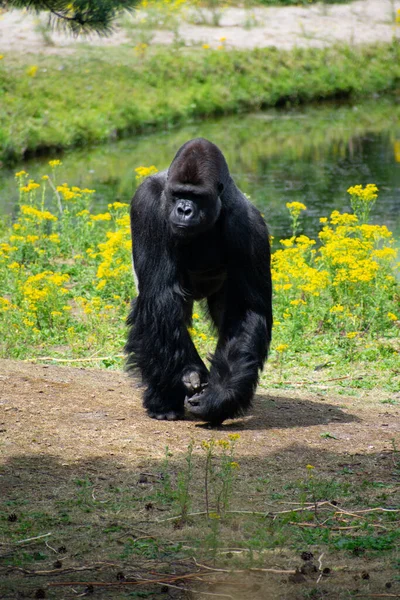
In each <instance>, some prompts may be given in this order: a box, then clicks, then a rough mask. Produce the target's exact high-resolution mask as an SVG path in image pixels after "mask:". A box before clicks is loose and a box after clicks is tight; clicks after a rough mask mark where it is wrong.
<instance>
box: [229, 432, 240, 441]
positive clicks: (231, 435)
mask: <svg viewBox="0 0 400 600" xmlns="http://www.w3.org/2000/svg"><path fill="white" fill-rule="evenodd" d="M228 439H229V440H230V441H231V442H236V441H237V440H240V433H229V434H228Z"/></svg>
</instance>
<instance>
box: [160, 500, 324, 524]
mask: <svg viewBox="0 0 400 600" xmlns="http://www.w3.org/2000/svg"><path fill="white" fill-rule="evenodd" d="M324 504H329V505H330V502H328V501H324V502H318V503H317V506H318V508H319V507H320V506H323V505H324ZM314 506H315V505H314V503H313V504H312V507H314ZM304 510H310V506H303V507H301V508H291V509H290V510H281V511H278V512H258V511H255V510H227V511H226V514H230V515H254V516H258V517H275V516H277V515H283V514H286V513H291V512H302V511H304ZM200 515H208V513H207V511H201V512H195V513H189V514H188V515H186V516H187V517H198V516H200ZM180 518H181V515H177V516H175V517H168V519H160V520H157V521H152V522H153V523H165V522H166V521H175V520H176V519H180Z"/></svg>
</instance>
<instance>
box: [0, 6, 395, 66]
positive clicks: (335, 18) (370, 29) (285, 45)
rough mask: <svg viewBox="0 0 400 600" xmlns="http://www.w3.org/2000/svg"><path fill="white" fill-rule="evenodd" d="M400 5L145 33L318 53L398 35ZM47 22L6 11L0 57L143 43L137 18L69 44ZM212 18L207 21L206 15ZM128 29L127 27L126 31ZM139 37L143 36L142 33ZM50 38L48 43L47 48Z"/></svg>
mask: <svg viewBox="0 0 400 600" xmlns="http://www.w3.org/2000/svg"><path fill="white" fill-rule="evenodd" d="M398 8H400V2H399V1H398V0H395V1H394V2H393V1H392V0H356V1H355V2H351V3H350V4H339V5H335V4H333V5H326V4H317V5H313V6H309V7H296V6H287V7H269V8H263V7H258V8H254V9H244V8H225V9H221V10H220V12H221V17H220V20H219V26H218V27H212V26H209V25H204V24H195V23H193V22H192V21H193V18H192V19H189V20H187V19H185V18H184V17H182V18H181V19H180V22H179V27H178V28H177V31H176V34H174V33H173V32H172V31H167V30H165V29H157V27H155V26H151V27H150V29H149V30H148V32H147V34H146V39H147V38H149V40H150V42H151V43H155V44H171V43H173V42H174V39H179V41H180V43H183V44H185V45H187V46H192V45H202V44H208V45H209V46H210V47H211V48H216V47H218V46H220V45H221V41H220V40H221V38H226V40H225V42H224V44H225V46H226V47H227V48H244V49H251V48H263V47H268V46H275V47H276V48H280V49H290V48H293V47H294V46H297V47H315V48H321V47H325V46H329V45H332V44H337V43H340V44H343V43H346V44H367V43H374V42H390V41H391V40H392V39H393V38H394V37H396V36H397V37H398V36H399V29H400V28H399V27H396V26H395V25H394V17H395V14H394V12H395V10H396V9H398ZM46 19H47V18H46V17H45V16H43V15H42V16H41V17H40V18H37V17H34V16H32V15H31V14H26V13H24V12H22V11H12V12H6V13H4V14H2V15H1V16H0V52H2V53H5V52H9V51H12V52H29V53H33V54H34V53H44V54H65V53H66V52H72V51H74V49H75V48H77V47H79V45H81V44H82V41H85V43H87V44H89V45H93V46H118V45H120V44H132V43H133V44H136V43H138V42H140V41H143V39H142V38H143V32H145V31H146V29H145V28H144V26H143V25H140V19H141V17H140V15H139V16H138V17H137V18H136V22H135V17H133V18H129V19H127V20H123V21H122V25H120V26H119V27H117V28H116V30H115V32H114V33H113V34H112V35H111V36H110V37H108V38H99V37H97V36H91V37H89V38H86V39H85V38H78V39H74V38H72V37H71V36H68V35H65V34H63V33H60V32H51V35H50V38H49V37H47V41H46V36H43V35H42V34H41V33H40V31H39V29H40V27H42V28H43V25H44V24H45V23H46ZM210 19H211V16H210ZM128 25H129V27H128ZM141 32H142V33H141ZM49 39H51V43H50V44H49Z"/></svg>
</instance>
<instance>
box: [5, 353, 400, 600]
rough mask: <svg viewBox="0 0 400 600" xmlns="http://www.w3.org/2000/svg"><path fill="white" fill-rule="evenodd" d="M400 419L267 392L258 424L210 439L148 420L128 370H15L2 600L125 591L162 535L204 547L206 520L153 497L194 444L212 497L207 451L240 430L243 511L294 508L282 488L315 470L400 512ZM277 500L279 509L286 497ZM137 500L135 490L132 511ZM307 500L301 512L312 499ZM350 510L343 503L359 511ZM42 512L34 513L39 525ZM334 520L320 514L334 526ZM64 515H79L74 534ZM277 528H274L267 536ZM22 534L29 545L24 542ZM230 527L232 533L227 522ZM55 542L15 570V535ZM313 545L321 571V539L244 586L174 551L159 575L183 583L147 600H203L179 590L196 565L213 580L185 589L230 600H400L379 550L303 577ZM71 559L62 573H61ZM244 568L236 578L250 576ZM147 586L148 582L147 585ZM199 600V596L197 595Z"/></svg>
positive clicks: (8, 423)
mask: <svg viewBox="0 0 400 600" xmlns="http://www.w3.org/2000/svg"><path fill="white" fill-rule="evenodd" d="M399 417H400V411H399V407H398V405H397V406H396V405H393V406H392V405H382V404H381V403H379V401H378V399H377V398H376V396H375V395H374V392H371V393H369V394H368V395H367V396H366V397H364V398H363V399H362V401H361V400H360V399H359V398H355V397H344V396H340V397H335V396H330V397H327V396H321V395H318V394H316V393H311V392H308V391H299V392H297V391H296V392H292V391H290V392H287V391H279V392H278V393H276V392H275V391H273V392H272V393H270V394H263V393H259V394H258V395H257V397H256V400H255V403H254V408H253V410H252V411H251V413H250V415H248V416H247V417H245V418H243V419H237V420H235V421H228V422H227V423H226V424H225V425H224V426H223V427H221V428H219V430H209V429H205V428H204V427H203V426H201V424H199V423H197V422H195V421H181V422H158V421H154V420H151V419H149V418H147V417H146V416H145V413H144V411H143V409H142V407H141V390H140V389H138V388H137V387H135V382H133V381H130V380H128V378H127V377H126V376H125V375H124V374H123V373H120V372H115V371H105V370H102V371H100V370H94V369H93V370H92V369H79V368H69V367H58V366H47V365H46V366H45V365H34V364H29V363H22V362H16V361H7V360H2V361H0V448H1V462H2V464H1V470H0V489H1V504H0V521H1V520H3V524H4V522H5V525H4V526H5V533H4V534H3V535H2V536H1V537H0V597H1V598H17V597H22V595H18V594H20V593H21V594H26V595H29V597H34V594H37V593H39V596H36V597H42V596H40V592H38V589H39V590H42V589H43V590H45V591H46V597H49V598H70V597H76V595H75V594H74V592H73V590H72V588H71V587H68V586H67V587H65V588H64V587H52V586H54V585H56V583H57V582H58V583H60V582H71V581H76V582H81V583H82V585H78V584H77V586H76V588H74V589H75V591H76V590H80V591H81V593H82V592H83V591H84V590H85V589H86V588H83V587H82V586H83V583H85V582H92V583H95V584H96V582H97V583H98V582H114V585H116V584H117V580H119V581H120V582H121V581H122V580H121V572H123V573H124V578H125V579H124V581H125V580H126V578H127V573H131V574H132V573H134V574H135V577H136V579H135V581H137V577H138V574H137V573H138V572H139V571H140V572H141V573H142V570H143V569H144V570H146V568H147V569H149V559H150V557H149V556H148V554H147V553H148V547H147V546H145V551H144V550H143V547H142V546H140V544H144V543H148V541H149V540H150V541H151V540H152V539H155V537H154V538H152V536H157V537H162V538H163V539H166V540H167V541H166V544H167V545H168V544H174V543H178V541H179V543H181V542H182V541H184V542H183V543H184V544H189V545H190V543H193V541H192V542H188V541H187V540H188V539H192V540H193V538H194V539H196V537H197V535H198V537H200V535H201V532H200V529H199V530H198V534H197V528H198V527H200V522H199V521H196V518H194V521H193V522H191V523H190V524H187V525H186V524H180V525H179V521H174V520H171V521H168V520H167V521H166V520H165V517H166V516H167V517H169V515H170V513H168V512H163V511H167V508H163V504H162V502H161V504H159V503H157V501H155V500H154V498H159V496H157V494H158V493H159V488H158V487H157V486H159V485H163V484H162V481H161V480H160V471H162V469H163V466H162V465H163V461H164V457H165V448H166V445H167V446H168V449H169V451H170V452H171V453H172V458H171V459H170V460H171V462H170V467H171V469H172V472H173V473H177V472H178V471H180V470H182V469H184V468H185V467H184V465H185V457H186V456H187V447H188V444H189V443H190V441H191V440H193V441H194V462H195V466H194V473H195V478H197V485H198V488H199V494H203V488H204V483H203V475H202V471H201V464H202V463H201V461H202V460H204V452H203V451H202V449H201V441H202V440H207V439H209V438H215V439H220V438H226V436H227V434H229V433H238V434H240V440H239V441H238V443H237V451H236V454H235V460H237V461H238V462H239V464H240V471H239V475H238V480H237V483H236V484H235V490H234V496H233V500H232V506H233V507H237V508H240V510H257V511H260V510H262V511H265V512H268V511H278V512H279V511H281V510H283V509H285V508H287V506H286V505H285V503H284V502H280V501H279V497H280V496H279V492H281V491H282V490H283V489H284V488H285V486H288V485H290V484H291V483H293V482H295V481H296V480H298V479H301V478H304V477H307V475H306V473H307V471H306V469H305V467H306V465H307V464H310V465H312V466H313V467H315V473H316V475H315V476H316V477H329V478H331V479H333V480H334V479H335V477H336V475H337V473H339V472H342V473H343V472H345V473H349V474H351V483H352V485H353V486H354V485H355V486H356V487H357V486H358V485H359V486H360V490H361V487H362V485H365V481H367V482H369V483H368V485H371V486H372V487H371V490H373V489H375V488H376V487H377V488H383V489H380V490H378V491H379V492H381V491H385V492H386V493H389V496H390V497H389V498H388V499H387V502H389V504H390V506H391V507H395V506H397V508H399V507H400V503H399V478H398V473H399V469H398V465H397V462H396V461H397V460H398V451H397V450H396V448H398V445H399V443H400V435H399V434H400V418H399ZM327 432H328V433H329V435H327ZM396 444H397V446H396ZM396 465H397V466H396ZM395 473H397V475H395ZM264 480H268V486H267V488H268V490H269V492H268V494H269V495H268V496H267V494H266V489H267V488H265V489H261V488H260V487H259V486H260V485H262V483H260V482H263V481H264ZM144 489H145V497H144V496H143V494H144V492H143V490H144ZM333 489H334V488H333ZM115 490H118V491H115ZM124 490H125V491H124ZM157 490H158V491H157ZM271 491H272V495H271V494H270V492H271ZM274 491H275V492H276V498H277V500H273V498H274V495H273V492H274ZM332 493H334V492H332ZM337 493H338V494H340V492H339V491H338V492H337ZM370 493H372V491H371V492H369V491H367V492H366V494H367V496H368V494H370ZM115 494H117V496H118V499H117V500H115ZM123 494H125V496H123ZM126 494H130V496H129V498H130V500H129V501H128V502H127V503H126ZM152 494H153V496H152ZM154 494H156V496H154ZM123 497H124V498H125V500H124V501H122V498H123ZM149 498H150V500H149ZM271 498H272V499H271ZM327 501H329V502H336V501H338V498H333V497H329V498H327ZM297 502H298V503H299V506H300V500H298V501H297ZM340 502H341V500H340V501H339V506H343V507H344V508H343V510H344V509H346V506H345V504H344V503H340ZM382 502H383V500H382ZM387 502H386V503H387ZM383 504H385V502H383ZM202 506H203V505H202V503H201V502H200V507H202ZM289 508H290V507H289ZM333 509H334V505H333ZM82 510H83V513H82ZM197 510H198V509H197ZM200 510H204V508H200ZM29 511H33V513H32V514H33V516H32V517H31V516H30V514H31V513H30V512H29ZM14 513H15V514H14ZM35 515H36V517H35ZM43 515H45V517H43ZM46 515H47V516H46ZM323 516H324V514H323V513H321V519H322V517H323ZM31 518H33V519H34V518H37V519H39V520H40V519H43V518H46V519H48V525H41V529H40V531H36V530H35V529H34V528H33V529H32V527H33V525H32V526H30V527H31V528H30V529H28V528H27V529H23V528H22V523H25V522H26V523H31V521H29V519H31ZM200 518H201V517H200ZM24 519H25V520H24ZM63 519H64V520H65V519H68V521H67V522H66V523H65V526H64V521H63ZM399 520H400V515H399V518H398V519H397V521H399ZM14 521H15V522H14ZM44 522H45V523H47V521H44ZM177 525H179V527H177ZM265 526H266V525H265ZM265 526H264V525H263V524H262V522H261V524H260V531H261V530H262V528H263V527H265ZM18 527H20V529H19V530H18V535H14V534H13V532H15V531H16V529H15V528H18ZM24 527H28V525H24ZM223 527H225V528H226V530H228V525H223ZM229 527H231V528H232V531H233V534H232V532H231V534H232V535H233V536H234V539H235V536H238V538H237V539H239V537H243V538H244V539H246V535H248V533H246V529H245V526H244V525H241V524H239V523H238V522H236V521H235V520H234V521H231V522H230V524H229ZM301 527H302V525H300V528H301ZM322 527H323V525H322ZM376 527H377V528H379V527H382V532H383V533H385V534H386V533H387V530H388V529H387V526H386V525H379V522H378V521H377V525H376ZM304 529H307V528H306V526H304ZM350 529H351V527H350ZM3 531H4V529H3ZM25 531H26V533H24V532H25ZM308 531H309V530H308ZM377 531H378V529H377ZM7 532H9V536H12V537H13V539H14V542H13V544H14V545H13V544H11V545H10V538H9V537H8V538H7V535H6V534H7ZM47 533H49V536H48V537H46V538H45V539H39V540H37V541H33V542H26V544H27V549H26V552H27V554H26V556H31V554H29V552H31V553H32V556H33V558H32V565H33V566H32V567H30V566H29V561H28V562H26V561H27V560H28V559H26V560H25V559H24V560H23V559H21V565H20V566H18V562H17V565H16V564H15V561H14V562H13V560H14V553H15V552H16V547H17V546H16V545H15V544H16V542H15V538H17V541H21V540H24V539H28V540H29V538H31V537H34V536H35V535H44V534H47ZM306 533H307V532H306ZM378 533H379V531H378ZM106 535H108V536H111V539H108V538H107V540H106V542H107V543H106V544H104V543H102V542H103V540H102V536H106ZM221 535H222V536H223V535H224V532H223V531H222V533H221ZM305 535H306V534H305ZM129 536H130V537H129ZM128 537H129V540H131V541H130V542H129V543H130V544H131V546H129V543H128V541H127V540H128ZM132 540H133V541H132ZM142 540H147V541H146V542H143V541H142ZM299 543H300V544H301V543H302V542H301V541H300V542H299ZM31 544H34V547H33V548H32V546H31ZM45 544H46V545H45ZM124 544H125V545H124ZM132 544H134V548H135V552H139V551H138V548H140V552H142V553H143V552H144V556H142V554H140V552H139V555H140V556H136V555H134V556H132V555H131V554H130V552H131V550H132V547H133V546H132ZM310 544H311V546H310ZM64 547H65V548H64ZM300 549H303V550H307V551H308V550H310V549H311V550H312V551H313V552H314V553H315V554H316V557H315V561H316V563H315V564H317V566H318V560H317V559H318V556H319V555H320V552H319V550H318V547H317V546H315V547H312V542H309V541H307V538H306V537H305V538H304V544H303V547H302V548H301V546H300V547H299V552H294V551H293V550H288V549H287V548H285V547H284V545H283V544H282V543H281V544H280V545H278V547H277V548H276V549H275V550H271V551H270V552H269V553H268V552H266V553H264V554H263V555H262V559H261V563H260V564H261V565H262V566H263V567H267V568H272V569H276V570H278V571H282V573H279V572H278V573H268V572H263V571H262V570H260V571H257V570H255V571H247V574H246V577H245V578H243V575H240V573H236V574H229V573H228V574H224V573H222V578H221V572H220V573H217V572H212V571H206V569H203V568H200V567H196V566H195V565H193V563H192V564H191V566H190V565H189V564H188V562H187V561H186V562H185V561H184V560H183V562H182V561H181V562H179V560H177V559H176V558H174V559H172V558H168V556H169V555H168V552H167V550H165V552H164V553H162V554H161V555H160V554H159V553H158V554H157V565H158V568H157V569H156V570H155V571H154V567H152V569H153V570H152V571H151V573H153V575H151V576H152V577H154V572H160V570H162V572H168V573H171V572H172V573H174V574H175V575H174V577H175V579H174V580H172V579H168V581H167V584H166V587H165V586H164V593H161V591H160V589H161V590H162V587H161V588H160V586H158V587H157V588H156V589H157V593H156V592H154V596H153V595H151V594H150V595H149V596H147V597H159V595H160V597H164V596H165V597H166V596H168V594H169V595H170V597H192V596H191V595H190V593H189V592H185V591H180V590H179V589H178V590H177V589H176V588H174V587H173V586H174V585H175V583H176V581H178V576H179V574H180V573H183V572H185V573H186V575H187V572H188V571H189V572H191V571H196V569H198V571H199V573H200V572H201V573H202V575H201V577H200V578H198V579H199V580H198V579H193V580H185V579H182V581H178V583H180V584H181V585H182V587H185V585H187V587H190V588H192V589H193V587H194V589H197V591H198V592H200V591H204V590H205V591H207V592H208V593H214V594H217V595H221V594H222V596H220V597H224V596H223V594H225V597H228V598H234V599H235V600H236V599H237V600H239V599H241V598H246V599H247V598H249V599H250V598H255V599H258V598H260V599H261V598H271V599H273V598H291V599H297V598H299V599H301V598H332V599H339V598H348V597H349V596H348V595H347V594H350V592H351V593H353V594H355V597H362V598H367V597H368V596H369V594H373V593H385V591H386V592H387V591H390V592H391V593H393V594H396V593H397V594H400V583H399V582H398V577H397V581H396V577H395V576H396V573H395V572H394V571H393V561H391V560H389V559H388V558H386V557H385V555H382V556H381V555H380V554H379V553H376V552H375V553H372V554H371V555H369V554H368V553H367V554H365V555H364V554H363V552H364V551H363V552H361V550H360V553H358V552H357V551H356V550H357V548H355V550H354V552H353V555H352V556H351V558H346V555H343V553H342V554H339V553H338V552H335V551H330V552H325V554H324V556H323V557H322V558H321V565H322V567H323V568H326V569H329V572H327V573H326V574H325V575H324V577H323V578H322V580H321V579H320V581H318V583H317V575H315V573H314V572H312V573H311V572H310V573H309V574H307V573H306V574H305V575H302V577H300V576H298V575H294V574H293V572H294V569H296V568H297V567H301V566H302V565H303V567H304V562H302V560H301V558H300ZM28 550H29V552H28ZM33 550H35V552H33ZM118 552H119V554H118ZM157 552H159V549H158V550H157ZM235 552H236V550H234V551H233V553H230V556H231V557H233V558H231V559H230V560H231V561H235V560H236V558H235V557H238V559H240V560H242V559H243V555H244V552H238V554H237V555H236V554H235ZM64 555H65V556H64ZM256 555H257V552H255V556H253V557H252V560H253V563H252V564H253V566H254V564H257V560H258V559H257V556H256ZM24 556H25V555H24ZM174 556H175V555H174ZM37 557H39V558H40V559H41V562H40V563H39V567H38V563H37V562H35V561H38V560H39V558H37ZM59 557H61V559H62V560H59V561H58V562H59V563H60V564H61V567H60V565H59V564H57V559H58V558H59ZM116 557H117V558H116ZM203 560H204V559H203ZM24 561H25V562H24ZM254 561H255V563H254ZM54 564H55V565H56V567H54ZM213 564H215V563H213V562H211V563H209V565H211V566H212V565H213ZM1 565H3V566H1ZM7 565H8V566H7ZM10 565H12V567H10ZM235 565H236V566H233V568H234V570H235V569H236V570H237V568H238V567H237V564H236V563H235ZM217 566H218V565H217ZM83 567H85V569H83V571H84V572H83V573H81V572H80V569H82V568H83ZM184 567H185V568H184ZM30 568H31V571H30ZM74 569H79V570H78V571H75V570H74ZM86 571H87V572H86ZM204 572H205V573H204ZM43 573H44V574H43ZM291 573H292V574H291ZM318 573H319V571H318ZM318 573H317V574H318ZM366 573H367V575H366ZM398 574H399V573H398V572H397V576H398ZM132 577H133V575H132ZM140 577H141V578H142V579H143V575H139V578H140ZM160 577H161V576H160ZM169 577H171V576H170V575H169ZM118 578H119V579H118ZM213 578H214V579H213ZM296 578H297V579H296ZM132 581H133V579H132ZM185 581H186V584H185ZM168 582H169V583H168ZM121 585H122V584H121ZM125 585H128V584H125ZM130 585H131V586H133V583H132V584H130ZM135 585H136V584H135ZM2 586H3V587H2ZM48 586H49V587H48ZM168 586H169V587H168ZM171 586H172V587H171ZM389 588H390V589H389ZM135 589H136V588H135ZM141 589H142V588H141ZM238 590H239V591H238ZM313 590H316V591H314V592H313ZM95 591H96V596H98V597H102V598H110V597H112V598H119V597H121V598H122V597H126V596H124V595H123V594H124V593H128V591H129V592H130V591H132V593H133V591H134V589H133V588H129V590H128V589H126V588H121V587H118V588H117V587H116V588H115V589H114V588H113V591H112V594H111V593H110V590H108V591H107V589H103V588H95ZM17 592H18V594H17ZM135 593H136V592H135ZM358 593H359V594H361V595H357V594H358ZM119 594H120V595H119ZM307 594H311V595H307ZM312 594H314V595H312ZM318 594H319V595H318ZM342 594H343V595H342ZM24 597H25V596H24ZM194 597H198V596H197V594H195V596H194ZM200 597H201V596H200ZM205 597H206V596H205ZM393 597H398V596H396V595H394V596H393Z"/></svg>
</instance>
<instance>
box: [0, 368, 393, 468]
mask: <svg viewBox="0 0 400 600" xmlns="http://www.w3.org/2000/svg"><path fill="white" fill-rule="evenodd" d="M0 426H1V446H2V456H3V459H6V460H10V459H12V457H13V456H16V455H18V454H29V455H31V456H35V455H42V454H43V453H44V454H51V455H52V456H53V457H54V458H57V459H59V460H62V461H64V462H68V463H70V462H76V461H80V460H83V459H85V458H88V457H91V456H96V457H97V458H101V457H109V456H115V457H118V459H120V460H122V462H123V464H124V465H125V466H126V465H131V466H140V461H141V459H143V460H149V459H150V460H157V459H161V458H162V457H163V455H164V452H165V444H166V443H167V444H168V446H169V447H170V449H171V451H172V452H174V453H179V451H182V450H185V449H186V447H187V444H188V443H189V441H190V440H191V439H192V438H193V439H195V440H196V441H200V440H203V439H204V438H205V437H207V430H205V429H204V428H203V427H200V426H199V424H198V423H197V422H196V421H177V422H172V423H171V422H160V421H156V420H152V419H149V418H148V417H147V416H146V415H145V412H144V410H143V409H142V406H141V390H140V388H137V386H135V383H134V382H133V381H132V380H129V379H128V377H126V376H125V374H123V373H119V372H115V371H106V370H93V369H89V370H88V369H83V368H82V369H79V368H70V367H58V366H48V365H35V364H29V363H25V362H17V361H7V360H1V361H0ZM327 429H329V432H330V433H331V434H332V435H334V436H335V438H337V439H333V438H331V439H321V437H320V434H321V433H324V432H326V431H327ZM221 431H223V432H239V433H240V435H241V444H240V451H241V454H242V455H243V456H248V457H252V456H263V455H264V456H265V455H267V454H276V455H278V456H280V457H281V458H280V459H279V462H281V461H282V462H283V463H286V464H282V468H290V469H296V468H297V467H298V465H299V462H300V464H301V461H303V463H304V464H306V463H307V461H308V462H311V463H312V464H314V462H313V460H314V461H315V459H314V458H313V457H314V456H318V455H319V454H320V453H321V452H326V453H328V454H329V453H332V452H335V453H337V455H338V459H339V460H342V459H343V460H344V457H346V456H347V457H352V456H356V455H359V454H360V455H361V454H362V455H367V456H368V455H371V457H372V456H376V457H377V458H376V460H378V461H379V454H380V453H384V452H388V451H390V450H391V449H392V448H393V443H392V440H393V438H396V437H397V436H399V434H400V410H399V407H398V406H396V405H394V406H390V405H382V404H379V403H376V402H375V401H374V392H371V393H370V394H369V395H367V396H365V397H364V398H363V399H362V400H361V399H355V398H354V397H349V398H346V397H343V396H340V397H337V398H335V397H331V398H329V399H327V397H326V396H322V395H318V393H317V394H315V393H314V394H313V393H310V392H307V393H304V392H301V391H298V392H292V391H290V392H283V391H282V392H279V393H278V394H277V393H276V392H275V391H274V392H273V393H272V394H268V395H263V394H262V393H260V391H259V393H258V395H257V397H256V401H255V403H254V409H253V410H252V411H251V414H250V415H249V416H247V417H245V418H243V419H237V420H232V421H227V422H226V423H225V424H224V425H223V426H222V427H221ZM149 439H151V440H152V443H151V445H150V446H149V443H148V441H149ZM301 449H302V450H301ZM294 457H295V458H294Z"/></svg>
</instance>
